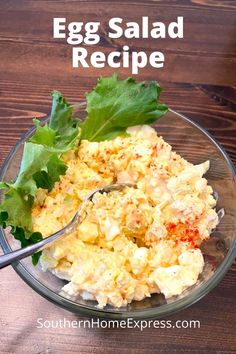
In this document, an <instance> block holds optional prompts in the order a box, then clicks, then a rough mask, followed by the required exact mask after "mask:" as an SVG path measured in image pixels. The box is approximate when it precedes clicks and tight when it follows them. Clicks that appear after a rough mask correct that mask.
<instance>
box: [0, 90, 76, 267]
mask: <svg viewBox="0 0 236 354" xmlns="http://www.w3.org/2000/svg"><path fill="white" fill-rule="evenodd" d="M52 97H53V101H52V112H51V118H50V123H49V125H47V124H45V125H44V126H41V125H40V122H39V121H38V120H34V123H35V125H36V131H35V133H34V134H33V136H32V137H31V138H30V139H29V141H27V142H26V143H25V145H24V149H23V155H22V160H21V165H20V170H19V174H18V176H17V178H16V180H15V182H13V183H6V182H0V189H6V190H7V191H6V193H5V195H4V200H3V202H2V203H1V205H0V225H1V226H2V227H4V228H6V227H7V226H10V227H11V230H12V231H11V232H12V234H13V235H14V237H15V238H16V239H18V240H20V242H21V245H22V247H25V246H27V245H30V244H33V243H35V242H37V240H39V239H41V238H42V235H41V234H40V233H34V232H32V216H31V209H32V205H33V201H34V196H35V193H36V191H37V189H38V188H43V189H48V191H51V190H52V189H53V187H54V185H55V183H56V182H57V181H59V180H60V176H61V175H64V174H65V173H66V170H67V166H66V165H65V163H64V162H63V161H62V160H61V159H60V156H61V154H62V153H63V152H65V151H68V150H70V149H71V148H73V147H74V146H75V145H76V144H77V143H78V141H79V140H78V132H79V121H78V120H77V119H74V118H73V109H72V106H71V105H70V104H69V103H67V101H66V100H65V99H64V97H63V96H62V95H61V94H60V93H59V92H57V91H56V92H54V93H53V94H52ZM36 236H37V237H36ZM40 254H41V253H40V252H37V253H36V254H35V255H33V257H32V260H33V263H34V264H36V262H37V260H38V259H39V257H40Z"/></svg>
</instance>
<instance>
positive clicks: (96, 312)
mask: <svg viewBox="0 0 236 354" xmlns="http://www.w3.org/2000/svg"><path fill="white" fill-rule="evenodd" d="M169 111H170V112H171V113H174V114H175V115H177V116H178V117H179V118H181V119H182V120H184V121H186V122H187V123H189V124H190V125H192V126H194V127H195V128H197V129H198V130H200V131H201V132H202V133H203V134H204V135H205V136H206V137H207V138H208V139H209V140H210V141H211V143H212V144H213V145H215V146H216V148H218V150H219V151H220V153H221V154H222V155H223V157H224V159H225V160H226V162H227V164H228V167H229V169H230V170H231V172H232V176H233V180H234V181H235V182H236V168H235V166H234V164H233V162H232V161H231V159H230V157H229V156H228V154H227V152H226V151H225V149H224V148H223V147H222V146H221V144H220V143H219V142H218V141H217V140H216V139H215V138H214V137H213V136H212V135H211V134H210V133H209V132H208V131H207V130H206V129H205V128H203V127H201V126H200V125H199V124H198V123H196V122H195V121H193V120H191V119H190V118H187V117H186V116H185V115H183V114H181V113H178V112H176V111H174V110H172V109H169ZM48 119H49V116H48V115H47V116H45V117H43V118H42V119H41V122H42V123H44V122H46V121H47V120H48ZM34 130H35V127H32V128H31V129H29V130H28V131H27V132H26V133H25V134H23V135H22V137H21V138H20V139H19V140H18V142H17V143H16V144H15V145H14V146H13V148H12V149H11V151H10V152H9V154H8V156H7V158H6V159H5V161H4V162H3V164H2V167H1V169H0V180H2V178H3V176H4V174H5V172H6V170H7V168H8V166H9V163H10V162H11V159H12V157H13V156H14V155H15V153H16V151H17V150H18V148H19V146H20V145H21V144H22V143H24V142H25V140H26V139H27V138H28V137H29V136H31V134H32V133H33V132H34ZM235 236H236V235H235ZM235 238H236V237H235ZM0 244H1V246H2V249H3V252H4V253H8V252H11V251H12V249H11V247H10V245H9V243H8V241H7V239H6V237H5V234H4V231H3V229H2V228H0ZM235 257H236V239H234V241H233V242H232V245H231V247H230V249H229V251H228V253H227V255H226V257H225V259H224V260H223V261H222V263H221V264H220V266H219V267H218V268H217V269H216V271H215V272H214V274H213V275H212V276H211V277H210V278H209V279H208V280H207V281H206V282H205V283H204V284H202V285H201V286H200V287H199V288H197V289H194V290H193V291H192V292H191V293H190V294H188V295H186V296H183V297H182V298H180V299H178V300H176V301H174V302H172V303H168V302H167V303H166V304H163V305H161V306H157V307H153V308H148V309H144V310H138V309H137V310H135V311H129V310H127V311H122V309H120V310H119V309H118V310H115V309H106V310H104V309H99V308H95V307H92V306H89V305H84V304H78V303H76V302H74V301H72V300H70V299H67V298H65V297H63V296H61V295H59V294H56V293H55V292H54V291H52V290H51V289H49V288H48V287H47V286H46V285H44V284H42V283H41V282H40V281H39V280H37V279H36V278H35V277H34V276H33V275H32V274H31V273H29V272H28V271H27V269H26V268H25V267H24V265H23V264H22V263H21V262H20V261H16V262H14V263H13V264H12V267H13V269H14V270H15V272H16V273H17V274H18V275H19V276H20V277H21V278H22V279H23V280H24V281H25V282H26V283H27V284H28V285H29V286H30V287H31V288H32V289H33V290H35V291H36V292H37V293H38V294H40V295H41V296H42V297H44V298H46V299H47V300H49V301H51V302H52V303H54V304H56V305H59V306H60V307H62V308H64V309H66V310H68V311H71V312H73V313H77V314H81V315H85V316H88V317H102V318H106V319H113V320H127V319H128V318H132V319H154V318H163V317H164V316H167V315H172V314H174V313H176V312H178V311H180V310H183V309H185V308H187V307H189V306H191V305H192V304H194V303H195V302H197V301H199V300H200V299H202V298H203V297H204V296H205V295H207V294H208V293H209V292H210V291H211V290H212V289H213V288H214V287H215V286H216V285H217V284H218V283H219V282H220V280H221V279H222V278H223V276H224V275H225V273H226V272H227V271H228V269H229V268H230V266H231V265H232V263H233V262H234V259H235Z"/></svg>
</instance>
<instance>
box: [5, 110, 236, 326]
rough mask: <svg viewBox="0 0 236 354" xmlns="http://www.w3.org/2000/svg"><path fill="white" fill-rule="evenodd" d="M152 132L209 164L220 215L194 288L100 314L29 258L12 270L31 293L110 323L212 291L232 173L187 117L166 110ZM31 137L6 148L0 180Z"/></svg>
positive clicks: (220, 270) (220, 269)
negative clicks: (221, 217) (108, 320)
mask: <svg viewBox="0 0 236 354" xmlns="http://www.w3.org/2000/svg"><path fill="white" fill-rule="evenodd" d="M83 114H84V112H83ZM79 116H81V115H79ZM45 121H46V119H45ZM155 128H156V130H157V133H158V135H161V136H163V138H164V139H165V140H166V141H167V142H168V143H169V144H171V145H172V147H173V149H174V150H175V151H176V152H177V153H179V154H181V156H182V157H184V158H185V159H187V160H188V161H190V162H192V163H194V164H198V163H201V162H203V161H205V160H210V163H211V167H210V170H209V171H208V173H207V175H206V178H207V179H208V181H209V183H210V185H211V186H212V187H213V189H214V191H215V192H217V193H218V195H219V199H218V203H217V210H219V209H220V208H224V210H225V216H224V217H223V219H222V220H221V222H220V224H219V225H218V226H217V228H216V230H215V231H214V232H213V233H212V236H211V238H210V240H209V241H208V242H205V243H203V244H202V247H201V249H202V252H203V254H204V258H205V266H204V270H203V272H202V274H201V275H200V277H199V279H198V281H197V283H196V284H195V285H194V286H192V287H191V288H188V289H187V290H186V291H185V292H184V293H183V294H181V295H180V296H175V297H172V298H170V299H168V300H166V299H165V298H164V296H163V295H161V294H155V295H153V296H152V297H151V298H146V299H144V300H143V301H133V302H132V303H131V304H129V305H128V306H127V307H125V308H120V309H116V308H112V307H111V306H107V307H106V308H104V309H102V310H101V309H98V308H97V305H96V302H93V301H85V300H82V299H81V298H78V297H77V298H68V297H67V296H66V295H65V294H62V293H61V288H62V286H63V285H64V284H65V281H63V280H61V279H58V278H57V277H55V276H54V275H52V274H51V273H50V272H43V271H41V269H40V266H36V267H34V266H33V265H32V263H31V258H27V259H24V260H23V261H20V262H15V263H14V265H13V268H14V269H15V271H16V272H17V273H18V274H19V275H20V277H21V278H22V279H23V280H24V281H25V282H26V283H27V284H28V285H29V286H30V287H31V288H33V289H34V290H35V291H37V293H39V294H40V295H42V296H43V297H45V298H46V299H48V300H50V301H52V302H54V303H55V304H57V305H59V306H61V307H63V308H65V309H67V310H69V311H72V312H75V313H80V314H83V315H87V316H100V317H105V318H110V319H125V318H128V317H132V318H138V319H145V318H158V317H163V316H166V315H170V314H172V313H174V312H176V311H179V310H181V309H183V308H186V307H188V306H190V305H191V304H193V303H195V302H196V301H198V300H199V299H201V298H202V297H203V296H204V295H206V294H207V293H208V292H209V291H210V290H211V289H213V288H214V287H215V286H216V285H217V283H218V282H219V281H220V279H221V278H222V277H223V276H224V274H225V273H226V271H227V270H228V269H229V267H230V266H231V264H232V263H233V261H234V259H235V256H236V242H235V236H236V188H235V186H236V172H235V168H234V166H233V164H232V162H231V161H230V159H229V157H228V156H227V154H226V153H225V151H224V150H223V149H222V147H221V146H220V145H219V144H218V143H217V142H216V141H215V140H214V139H213V138H212V137H211V136H210V135H209V134H208V133H207V132H206V131H205V130H204V129H202V128H201V127H200V126H198V125H197V124H196V123H194V122H192V121H191V120H189V119H188V118H186V117H184V116H182V115H180V114H178V113H176V112H174V111H169V112H168V114H167V115H166V116H165V117H163V118H161V119H160V120H159V121H157V123H156V125H155ZM33 132H34V128H33V129H31V130H30V131H29V132H27V133H26V134H25V135H24V136H23V137H22V139H21V140H20V141H19V142H18V143H17V144H16V146H15V147H14V148H13V149H12V151H11V152H10V154H9V156H8V158H7V159H6V161H5V163H4V164H3V166H2V169H1V171H0V180H5V181H10V180H14V179H15V178H16V176H17V173H18V170H19V165H20V161H21V155H22V150H23V144H24V142H25V141H26V140H27V139H28V138H29V137H30V136H31V134H32V133H33ZM2 197H3V196H2V195H1V198H2ZM0 241H1V244H2V247H3V250H4V252H5V253H7V252H10V251H11V250H14V249H16V248H18V247H19V246H18V244H17V242H16V241H15V240H14V238H13V237H12V236H11V235H10V234H9V233H7V232H6V231H4V230H2V229H1V232H0Z"/></svg>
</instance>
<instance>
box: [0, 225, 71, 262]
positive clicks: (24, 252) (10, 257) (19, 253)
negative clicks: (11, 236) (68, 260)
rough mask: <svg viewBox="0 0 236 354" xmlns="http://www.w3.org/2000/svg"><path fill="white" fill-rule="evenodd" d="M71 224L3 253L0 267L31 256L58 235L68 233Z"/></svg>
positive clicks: (0, 258) (0, 257)
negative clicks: (31, 243)
mask: <svg viewBox="0 0 236 354" xmlns="http://www.w3.org/2000/svg"><path fill="white" fill-rule="evenodd" d="M72 226H73V225H70V227H68V225H67V226H66V227H64V228H63V229H61V230H59V231H58V232H56V233H55V234H53V235H51V236H48V237H46V238H44V239H43V240H41V241H39V242H37V243H35V244H33V245H30V246H27V247H24V248H20V249H19V250H16V251H12V252H10V253H7V254H4V255H3V256H0V269H2V268H4V267H7V266H8V265H10V264H11V263H13V262H15V261H19V260H21V259H23V258H25V257H28V256H31V255H32V254H34V253H35V252H38V251H40V250H42V249H43V248H45V247H46V246H47V245H48V244H49V243H51V242H53V241H55V240H57V239H58V238H59V237H60V236H62V235H66V234H68V233H70V232H71V231H72Z"/></svg>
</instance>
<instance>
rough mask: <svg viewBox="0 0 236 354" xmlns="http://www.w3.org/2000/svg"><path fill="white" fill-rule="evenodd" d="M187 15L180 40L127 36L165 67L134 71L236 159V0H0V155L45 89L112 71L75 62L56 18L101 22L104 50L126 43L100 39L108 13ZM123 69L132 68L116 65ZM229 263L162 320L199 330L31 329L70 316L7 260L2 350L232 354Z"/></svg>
mask: <svg viewBox="0 0 236 354" xmlns="http://www.w3.org/2000/svg"><path fill="white" fill-rule="evenodd" d="M144 15H149V18H150V20H153V21H154V20H160V21H165V22H168V21H174V20H175V19H176V16H178V15H179V16H184V23H185V27H184V39H181V40H173V39H172V40H170V39H164V40H161V41H157V40H145V41H143V40H134V41H131V42H129V45H130V47H131V48H132V49H133V50H137V49H138V50H140V49H144V50H146V52H147V53H149V52H151V51H154V50H158V49H159V50H163V52H164V54H165V56H166V62H165V67H164V69H161V70H158V69H153V68H150V67H147V68H145V69H143V70H142V71H141V72H140V75H139V76H138V78H139V79H157V80H158V81H159V82H160V83H161V84H162V86H163V87H164V88H165V91H164V93H163V101H164V102H166V103H167V104H168V105H169V106H170V107H172V108H173V109H175V110H177V111H179V112H182V113H184V114H186V115H187V116H189V117H191V118H192V119H194V120H196V121H197V122H199V123H200V124H201V125H202V126H204V127H205V128H207V129H208V130H209V131H210V132H211V133H212V134H213V135H214V136H215V137H216V138H217V139H218V140H219V141H220V142H221V143H222V144H223V146H224V147H225V148H226V150H227V151H228V153H229V155H230V156H231V158H232V160H233V161H234V163H235V162H236V119H235V107H236V87H235V84H236V70H235V65H236V39H235V38H236V37H235V34H236V26H235V25H236V1H235V0H231V1H230V0H228V1H212V0H193V1H188V0H183V1H175V0H173V1H155V0H153V1H150V0H149V1H137V0H136V1H132V2H131V1H125V0H122V1H113V2H111V1H106V0H104V1H44V0H37V1H34V0H29V1H23V0H8V1H1V4H0V44H1V51H0V71H1V76H0V100H1V105H0V159H1V162H3V160H4V158H5V157H6V156H7V154H8V152H9V151H10V149H11V147H12V146H13V145H14V144H15V143H16V142H17V140H18V139H19V137H20V136H21V135H22V134H23V133H24V132H25V131H26V130H27V129H28V128H29V127H30V126H31V125H32V118H33V117H38V118H41V117H43V116H44V115H45V114H48V113H49V110H50V101H51V100H50V96H49V93H50V91H51V90H52V89H58V90H61V91H62V92H63V93H64V94H65V95H66V96H67V97H68V99H70V100H71V101H72V102H76V101H77V100H80V99H83V97H84V93H85V92H86V91H88V90H90V89H91V88H92V87H93V86H94V85H95V82H96V78H97V77H98V76H99V75H101V74H103V75H110V74H111V73H112V72H113V70H112V69H110V68H108V67H106V68H105V69H104V70H99V69H91V68H90V69H87V70H85V69H72V66H71V46H69V45H68V44H66V43H65V41H63V40H54V39H53V38H52V19H53V17H67V21H68V22H69V21H72V20H78V21H79V20H82V21H96V20H97V21H101V22H102V27H101V33H100V34H101V38H102V40H101V42H100V44H99V45H97V46H95V47H94V50H99V49H101V50H104V51H105V52H106V53H107V52H109V51H111V50H114V49H115V48H117V49H118V50H119V49H120V48H121V47H122V45H123V44H124V43H125V41H124V39H119V40H116V41H110V40H107V36H106V33H107V23H108V19H109V18H111V17H124V16H125V20H127V21H128V20H135V21H139V22H140V18H141V16H144ZM120 73H121V75H122V76H123V77H125V76H127V75H129V74H130V71H128V70H127V69H121V70H120ZM235 272H236V267H235V266H234V267H232V268H231V269H230V270H229V271H228V273H227V274H226V276H225V277H224V279H223V280H222V281H221V283H220V284H219V285H218V286H217V287H216V288H215V289H214V290H213V291H212V292H211V293H210V294H208V295H207V296H206V297H205V298H204V299H202V300H201V301H199V302H198V303H196V304H195V305H193V306H191V308H188V309H186V310H184V311H182V312H180V313H177V314H175V315H174V316H172V317H169V318H168V319H171V320H172V321H176V320H178V319H179V320H191V319H198V320H200V321H201V328H198V329H193V328H192V329H176V328H175V329H154V328H151V329H146V330H144V331H143V332H142V333H141V332H140V331H139V330H138V329H114V330H112V329H37V328H36V324H37V323H36V321H37V318H39V317H42V318H44V319H48V320H59V319H63V318H64V317H65V318H66V319H68V320H71V319H75V318H77V319H78V317H76V316H75V315H73V314H71V313H69V312H66V311H64V310H62V309H60V308H58V307H56V306H55V305H53V304H51V303H49V302H47V301H46V300H45V299H43V298H42V297H40V296H39V295H37V294H36V293H35V292H34V291H33V290H31V289H30V288H29V287H28V286H27V285H26V284H25V283H24V282H23V281H22V280H21V279H20V278H19V277H18V276H17V275H16V274H15V272H14V271H13V270H12V269H11V268H10V267H9V268H7V269H4V270H2V271H1V290H0V301H1V311H0V328H1V340H0V352H1V353H24V354H26V353H85V352H86V353H122V352H124V353H125V352H127V353H135V354H136V353H154V352H156V353H216V352H217V353H223V352H224V353H226V352H227V353H233V352H236V336H235V329H236V324H235V321H236V286H235Z"/></svg>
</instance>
